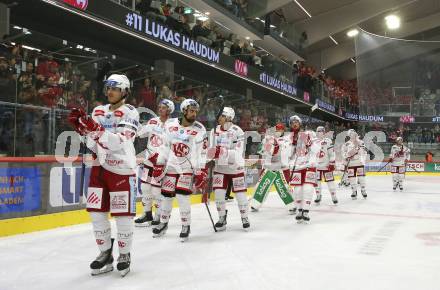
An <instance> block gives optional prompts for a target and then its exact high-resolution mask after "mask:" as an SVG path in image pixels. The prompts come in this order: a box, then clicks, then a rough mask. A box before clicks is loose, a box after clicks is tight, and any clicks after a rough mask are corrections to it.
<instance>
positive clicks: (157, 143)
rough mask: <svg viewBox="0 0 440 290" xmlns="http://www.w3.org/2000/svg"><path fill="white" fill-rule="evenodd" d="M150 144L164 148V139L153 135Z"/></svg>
mask: <svg viewBox="0 0 440 290" xmlns="http://www.w3.org/2000/svg"><path fill="white" fill-rule="evenodd" d="M150 144H151V145H152V146H153V147H159V146H162V144H163V141H162V138H160V137H159V136H157V135H155V134H153V135H151V138H150Z"/></svg>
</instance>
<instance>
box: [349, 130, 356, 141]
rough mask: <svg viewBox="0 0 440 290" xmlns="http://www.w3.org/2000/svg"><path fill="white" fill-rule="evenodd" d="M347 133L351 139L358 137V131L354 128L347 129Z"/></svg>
mask: <svg viewBox="0 0 440 290" xmlns="http://www.w3.org/2000/svg"><path fill="white" fill-rule="evenodd" d="M347 135H348V137H350V139H351V138H357V137H358V133H357V132H356V131H355V130H354V129H349V130H348V131H347Z"/></svg>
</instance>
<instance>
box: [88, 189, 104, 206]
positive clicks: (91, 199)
mask: <svg viewBox="0 0 440 290" xmlns="http://www.w3.org/2000/svg"><path fill="white" fill-rule="evenodd" d="M100 202H101V199H100V198H99V197H98V195H96V193H95V192H92V194H90V195H89V197H88V198H87V203H90V204H98V203H100Z"/></svg>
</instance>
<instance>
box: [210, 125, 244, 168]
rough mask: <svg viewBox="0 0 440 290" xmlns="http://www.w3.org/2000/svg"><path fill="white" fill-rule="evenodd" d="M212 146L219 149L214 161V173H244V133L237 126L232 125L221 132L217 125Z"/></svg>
mask: <svg viewBox="0 0 440 290" xmlns="http://www.w3.org/2000/svg"><path fill="white" fill-rule="evenodd" d="M213 145H214V146H216V147H217V146H218V147H220V155H219V157H218V159H216V160H215V167H214V171H215V172H219V173H224V174H238V173H241V172H244V162H245V161H244V149H245V147H244V132H243V130H242V129H241V128H240V127H239V126H237V125H235V124H233V125H232V126H231V127H230V128H229V129H228V130H223V129H222V128H221V126H220V125H218V126H217V128H216V129H215V132H214V142H213Z"/></svg>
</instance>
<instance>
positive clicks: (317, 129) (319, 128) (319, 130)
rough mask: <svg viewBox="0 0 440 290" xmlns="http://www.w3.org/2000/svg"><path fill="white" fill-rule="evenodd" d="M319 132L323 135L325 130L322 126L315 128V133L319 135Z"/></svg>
mask: <svg viewBox="0 0 440 290" xmlns="http://www.w3.org/2000/svg"><path fill="white" fill-rule="evenodd" d="M319 132H322V133H325V128H324V126H318V127H316V133H319Z"/></svg>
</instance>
